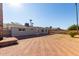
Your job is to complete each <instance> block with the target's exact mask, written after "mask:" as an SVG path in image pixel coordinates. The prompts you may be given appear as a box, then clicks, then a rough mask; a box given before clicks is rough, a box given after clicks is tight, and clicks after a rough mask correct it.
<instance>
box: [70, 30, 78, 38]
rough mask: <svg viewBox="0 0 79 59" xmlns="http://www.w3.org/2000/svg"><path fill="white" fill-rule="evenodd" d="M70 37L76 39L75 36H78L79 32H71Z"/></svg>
mask: <svg viewBox="0 0 79 59" xmlns="http://www.w3.org/2000/svg"><path fill="white" fill-rule="evenodd" d="M69 35H70V36H71V37H74V36H75V35H77V32H74V31H71V32H69Z"/></svg>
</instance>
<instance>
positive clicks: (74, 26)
mask: <svg viewBox="0 0 79 59" xmlns="http://www.w3.org/2000/svg"><path fill="white" fill-rule="evenodd" d="M78 29H79V26H78ZM68 30H77V25H75V24H74V25H71V26H70V27H69V28H68Z"/></svg>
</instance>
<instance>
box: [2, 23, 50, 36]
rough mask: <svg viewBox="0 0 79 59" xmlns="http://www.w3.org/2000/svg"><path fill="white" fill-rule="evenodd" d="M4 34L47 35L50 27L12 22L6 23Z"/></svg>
mask: <svg viewBox="0 0 79 59" xmlns="http://www.w3.org/2000/svg"><path fill="white" fill-rule="evenodd" d="M3 28H4V33H5V34H4V35H10V36H28V35H45V34H48V29H49V28H43V27H33V26H25V25H21V24H16V23H11V24H4V25H3Z"/></svg>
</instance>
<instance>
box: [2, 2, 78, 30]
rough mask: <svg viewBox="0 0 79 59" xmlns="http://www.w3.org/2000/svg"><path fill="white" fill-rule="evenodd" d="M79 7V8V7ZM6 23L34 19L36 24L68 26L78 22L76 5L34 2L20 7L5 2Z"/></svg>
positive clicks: (42, 25) (41, 25)
mask: <svg viewBox="0 0 79 59" xmlns="http://www.w3.org/2000/svg"><path fill="white" fill-rule="evenodd" d="M78 9H79V8H78ZM3 16H4V21H3V22H4V23H10V22H18V23H21V24H24V23H25V22H29V19H32V20H33V23H34V26H40V27H49V26H52V27H55V28H56V27H60V28H63V29H66V28H68V27H69V26H70V25H72V24H76V16H75V5H74V4H73V3H70V4H69V3H57V4H56V3H32V4H27V3H26V4H21V5H20V6H19V7H17V6H10V5H9V4H3Z"/></svg>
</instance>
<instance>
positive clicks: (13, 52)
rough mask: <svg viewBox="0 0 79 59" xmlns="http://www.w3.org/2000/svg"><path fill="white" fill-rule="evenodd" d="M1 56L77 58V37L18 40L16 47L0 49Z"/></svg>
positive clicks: (44, 37)
mask: <svg viewBox="0 0 79 59" xmlns="http://www.w3.org/2000/svg"><path fill="white" fill-rule="evenodd" d="M0 55H1V56H77V55H78V56H79V37H75V38H71V37H70V36H69V35H65V34H55V35H48V36H42V37H36V38H28V39H23V40H18V44H17V45H13V46H7V47H3V48H0Z"/></svg>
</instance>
